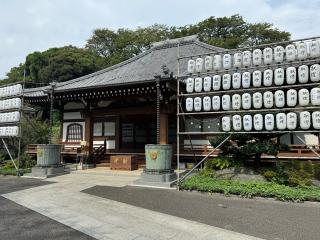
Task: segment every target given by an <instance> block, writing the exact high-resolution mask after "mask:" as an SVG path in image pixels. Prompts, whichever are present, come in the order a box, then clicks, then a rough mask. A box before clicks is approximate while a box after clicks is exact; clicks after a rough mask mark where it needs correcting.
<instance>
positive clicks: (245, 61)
mask: <svg viewBox="0 0 320 240" xmlns="http://www.w3.org/2000/svg"><path fill="white" fill-rule="evenodd" d="M242 65H243V66H244V67H250V66H251V52H250V51H244V52H243V53H242Z"/></svg>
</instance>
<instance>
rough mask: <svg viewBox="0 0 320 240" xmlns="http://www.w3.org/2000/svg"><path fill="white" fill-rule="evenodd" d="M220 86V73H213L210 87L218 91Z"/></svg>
mask: <svg viewBox="0 0 320 240" xmlns="http://www.w3.org/2000/svg"><path fill="white" fill-rule="evenodd" d="M220 88H221V76H220V75H214V76H213V78H212V89H213V90H214V91H218V90H220Z"/></svg>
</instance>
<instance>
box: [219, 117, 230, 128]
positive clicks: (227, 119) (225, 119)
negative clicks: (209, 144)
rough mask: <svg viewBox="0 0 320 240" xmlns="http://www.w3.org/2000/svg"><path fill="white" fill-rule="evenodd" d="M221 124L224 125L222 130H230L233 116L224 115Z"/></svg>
mask: <svg viewBox="0 0 320 240" xmlns="http://www.w3.org/2000/svg"><path fill="white" fill-rule="evenodd" d="M221 125H222V131H224V132H229V131H230V130H231V118H230V116H224V117H222V121H221Z"/></svg>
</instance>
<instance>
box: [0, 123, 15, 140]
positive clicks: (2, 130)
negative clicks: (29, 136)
mask: <svg viewBox="0 0 320 240" xmlns="http://www.w3.org/2000/svg"><path fill="white" fill-rule="evenodd" d="M17 136H19V127H18V126H12V127H0V137H17Z"/></svg>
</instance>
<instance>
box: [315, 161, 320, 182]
mask: <svg viewBox="0 0 320 240" xmlns="http://www.w3.org/2000/svg"><path fill="white" fill-rule="evenodd" d="M313 169H314V174H313V175H314V178H315V179H317V180H320V163H317V164H315V165H314V166H313Z"/></svg>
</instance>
